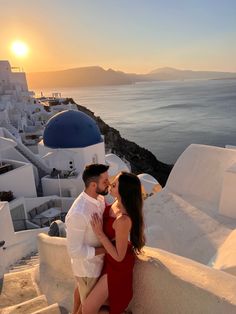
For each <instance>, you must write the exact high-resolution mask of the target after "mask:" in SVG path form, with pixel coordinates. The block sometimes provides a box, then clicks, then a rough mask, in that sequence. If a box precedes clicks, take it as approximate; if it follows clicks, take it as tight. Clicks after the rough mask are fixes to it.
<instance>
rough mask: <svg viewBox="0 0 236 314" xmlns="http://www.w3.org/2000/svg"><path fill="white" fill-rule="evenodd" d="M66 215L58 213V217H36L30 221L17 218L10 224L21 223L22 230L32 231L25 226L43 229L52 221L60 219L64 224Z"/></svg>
mask: <svg viewBox="0 0 236 314" xmlns="http://www.w3.org/2000/svg"><path fill="white" fill-rule="evenodd" d="M66 214H67V213H60V214H59V215H57V216H55V217H53V218H48V217H37V218H32V219H31V220H29V219H25V218H19V219H13V220H12V222H13V225H14V222H21V223H23V224H24V228H25V229H24V230H30V229H34V228H30V227H29V226H28V225H27V223H31V224H33V225H34V226H35V227H36V228H37V227H40V228H44V227H49V226H50V224H51V223H52V222H53V221H55V220H58V219H60V220H61V221H62V222H65V217H66ZM36 228H35V229H36ZM18 231H19V230H18Z"/></svg>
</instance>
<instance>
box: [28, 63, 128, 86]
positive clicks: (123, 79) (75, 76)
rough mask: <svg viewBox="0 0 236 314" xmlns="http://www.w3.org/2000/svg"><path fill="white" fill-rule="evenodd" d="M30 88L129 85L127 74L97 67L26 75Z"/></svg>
mask: <svg viewBox="0 0 236 314" xmlns="http://www.w3.org/2000/svg"><path fill="white" fill-rule="evenodd" d="M26 76H27V81H28V84H29V87H30V88H38V87H49V88H51V87H77V86H99V85H120V84H131V83H132V81H131V79H130V78H129V76H128V75H127V74H125V73H124V72H121V71H114V70H112V69H109V70H104V69H103V68H101V67H99V66H91V67H83V68H76V69H69V70H63V71H53V72H35V73H27V74H26Z"/></svg>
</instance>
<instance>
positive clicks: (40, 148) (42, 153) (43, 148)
mask: <svg viewBox="0 0 236 314" xmlns="http://www.w3.org/2000/svg"><path fill="white" fill-rule="evenodd" d="M52 151H53V149H52V148H49V147H46V146H45V145H44V143H43V140H41V141H40V142H39V143H38V154H39V156H41V157H43V156H45V155H46V154H47V153H50V152H52Z"/></svg>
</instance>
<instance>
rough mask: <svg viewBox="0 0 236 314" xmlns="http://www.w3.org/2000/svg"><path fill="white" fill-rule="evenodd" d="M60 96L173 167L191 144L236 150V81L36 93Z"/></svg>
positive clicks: (59, 90) (76, 89) (138, 85)
mask: <svg viewBox="0 0 236 314" xmlns="http://www.w3.org/2000/svg"><path fill="white" fill-rule="evenodd" d="M41 91H42V92H43V94H44V95H46V96H49V95H51V93H52V92H61V94H62V97H72V98H73V99H74V100H75V102H76V103H78V104H80V105H82V106H85V107H87V108H88V109H90V110H92V111H93V112H94V113H95V115H96V116H100V117H101V119H103V120H104V121H105V122H106V123H107V124H109V125H110V126H111V127H114V128H116V129H117V130H118V131H119V132H120V134H121V136H122V137H124V138H126V139H128V140H130V141H133V142H135V143H137V144H138V145H140V146H142V147H145V148H147V149H148V150H150V151H151V152H152V153H153V154H154V155H155V156H156V158H157V159H158V160H160V161H162V162H164V163H174V162H175V161H176V160H177V159H178V157H179V156H180V155H181V153H182V152H183V151H184V150H185V149H186V148H187V147H188V146H189V145H190V144H191V143H198V144H205V145H214V146H220V147H224V146H225V145H236V79H235V80H234V79H227V80H226V79H225V80H183V81H155V82H139V83H135V84H132V85H118V86H102V87H101V86H100V87H81V88H55V89H40V90H36V91H35V92H36V95H39V94H40V92H41Z"/></svg>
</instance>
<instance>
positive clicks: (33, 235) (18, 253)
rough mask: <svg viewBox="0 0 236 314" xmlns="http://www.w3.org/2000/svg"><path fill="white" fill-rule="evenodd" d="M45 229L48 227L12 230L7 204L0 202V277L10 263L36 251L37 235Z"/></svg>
mask: <svg viewBox="0 0 236 314" xmlns="http://www.w3.org/2000/svg"><path fill="white" fill-rule="evenodd" d="M47 231H48V228H39V229H34V230H26V231H19V232H14V228H13V224H12V219H11V214H10V209H9V204H8V202H0V240H1V241H2V240H4V241H5V245H4V249H3V248H0V278H2V276H3V274H4V273H5V272H6V271H7V269H8V267H9V266H10V265H11V264H13V263H15V262H16V261H17V260H18V259H20V258H22V257H24V256H26V255H28V254H30V253H31V252H32V251H36V250H37V235H38V234H39V233H42V232H47Z"/></svg>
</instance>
